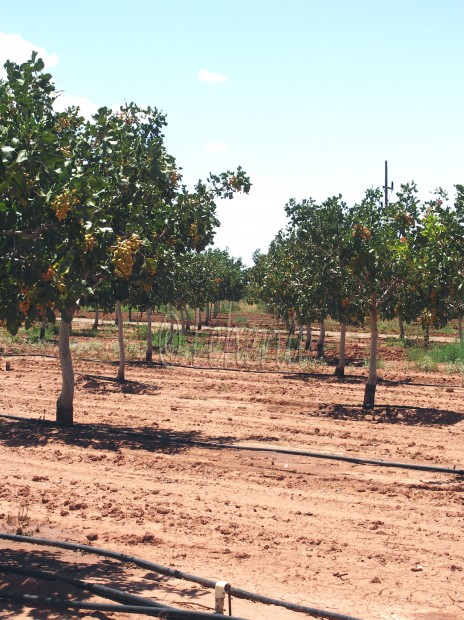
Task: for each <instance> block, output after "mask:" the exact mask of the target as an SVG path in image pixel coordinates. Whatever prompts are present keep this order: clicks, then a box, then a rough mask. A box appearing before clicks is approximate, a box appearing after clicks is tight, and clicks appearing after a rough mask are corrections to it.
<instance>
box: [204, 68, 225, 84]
mask: <svg viewBox="0 0 464 620" xmlns="http://www.w3.org/2000/svg"><path fill="white" fill-rule="evenodd" d="M197 75H198V77H199V78H200V80H201V81H202V82H225V81H226V79H227V78H226V76H225V75H221V74H220V73H213V72H212V71H206V69H200V70H199V71H198V73H197Z"/></svg>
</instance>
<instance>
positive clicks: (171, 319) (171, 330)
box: [166, 304, 174, 346]
mask: <svg viewBox="0 0 464 620" xmlns="http://www.w3.org/2000/svg"><path fill="white" fill-rule="evenodd" d="M168 308H169V337H168V341H167V343H166V346H169V345H171V344H172V341H173V340H174V313H173V311H172V304H169V306H168Z"/></svg>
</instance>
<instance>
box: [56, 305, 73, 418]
mask: <svg viewBox="0 0 464 620" xmlns="http://www.w3.org/2000/svg"><path fill="white" fill-rule="evenodd" d="M67 314H68V319H69V320H67V321H65V320H63V318H61V323H60V333H59V336H58V348H59V355H60V364H61V378H62V382H61V394H60V395H59V397H58V400H57V401H56V423H57V424H58V425H59V426H72V425H73V401H74V369H73V364H72V357H71V350H70V348H69V335H70V333H71V321H72V317H73V314H74V310H68V313H67Z"/></svg>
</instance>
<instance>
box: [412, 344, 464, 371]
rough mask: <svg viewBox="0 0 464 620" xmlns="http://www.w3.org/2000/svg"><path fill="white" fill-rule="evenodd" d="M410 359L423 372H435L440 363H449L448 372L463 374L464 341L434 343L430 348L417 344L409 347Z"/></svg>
mask: <svg viewBox="0 0 464 620" xmlns="http://www.w3.org/2000/svg"><path fill="white" fill-rule="evenodd" d="M408 359H409V360H410V361H412V362H414V363H415V365H416V367H417V368H418V370H421V371H423V372H435V371H437V370H438V364H447V370H448V372H457V373H460V374H461V373H462V372H463V371H464V343H463V342H449V343H447V344H434V345H432V346H431V347H430V348H429V349H424V348H423V347H418V346H417V344H416V346H413V347H410V348H409V349H408Z"/></svg>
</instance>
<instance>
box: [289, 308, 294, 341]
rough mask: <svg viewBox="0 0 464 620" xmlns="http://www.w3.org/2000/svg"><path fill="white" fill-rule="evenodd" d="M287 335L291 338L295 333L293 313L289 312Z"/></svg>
mask: <svg viewBox="0 0 464 620" xmlns="http://www.w3.org/2000/svg"><path fill="white" fill-rule="evenodd" d="M288 333H289V335H291V336H293V334H294V333H295V317H294V316H293V312H290V313H289V316H288Z"/></svg>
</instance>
